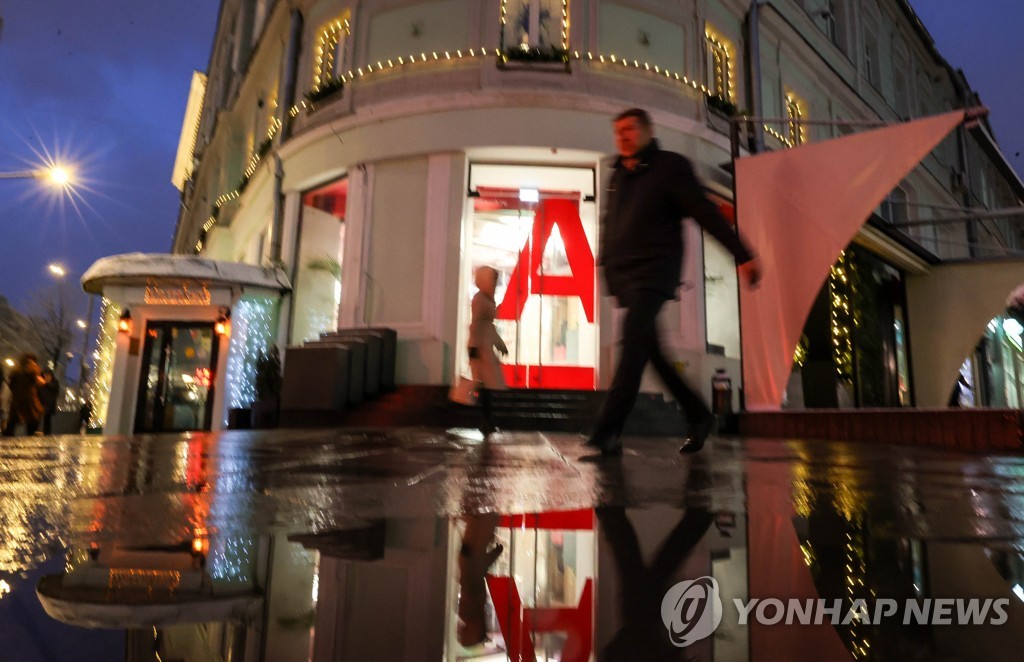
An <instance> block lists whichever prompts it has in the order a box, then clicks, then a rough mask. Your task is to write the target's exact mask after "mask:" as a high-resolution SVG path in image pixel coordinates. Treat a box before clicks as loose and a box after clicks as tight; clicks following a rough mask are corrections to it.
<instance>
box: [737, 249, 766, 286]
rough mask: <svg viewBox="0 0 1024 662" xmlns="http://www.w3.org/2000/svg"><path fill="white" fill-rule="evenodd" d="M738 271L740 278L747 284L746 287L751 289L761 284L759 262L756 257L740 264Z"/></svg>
mask: <svg viewBox="0 0 1024 662" xmlns="http://www.w3.org/2000/svg"><path fill="white" fill-rule="evenodd" d="M738 270H739V272H740V278H741V279H742V280H743V282H745V283H746V284H747V287H749V288H751V289H753V288H755V287H757V284H758V283H759V282H761V262H760V260H758V259H757V258H756V257H755V258H754V259H753V260H747V261H746V262H744V263H743V264H741V265H740V266H739V267H738Z"/></svg>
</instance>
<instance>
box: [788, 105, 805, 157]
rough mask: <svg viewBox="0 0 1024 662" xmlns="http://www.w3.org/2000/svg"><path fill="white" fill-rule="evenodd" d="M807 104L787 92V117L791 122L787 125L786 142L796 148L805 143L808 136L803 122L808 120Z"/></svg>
mask: <svg viewBox="0 0 1024 662" xmlns="http://www.w3.org/2000/svg"><path fill="white" fill-rule="evenodd" d="M805 108H806V104H804V102H803V101H801V100H800V98H799V97H797V96H796V95H795V94H793V93H792V92H786V117H787V118H788V119H789V122H788V123H787V124H786V140H787V142H788V143H789V144H790V145H791V146H793V147H795V146H796V145H799V144H801V143H803V142H804V139H805V137H806V135H807V132H806V129H805V128H804V125H803V123H802V122H801V120H804V119H806V117H805V115H806V111H805Z"/></svg>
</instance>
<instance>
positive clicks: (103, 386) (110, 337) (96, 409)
mask: <svg viewBox="0 0 1024 662" xmlns="http://www.w3.org/2000/svg"><path fill="white" fill-rule="evenodd" d="M120 320H121V307H120V306H118V305H116V304H114V303H113V302H111V301H110V299H107V298H106V297H104V298H103V301H102V303H101V304H100V330H99V334H97V336H96V351H95V354H94V355H93V356H94V357H95V360H94V361H93V371H92V377H91V379H90V380H89V402H90V403H92V414H91V416H90V418H89V427H91V428H101V427H103V425H104V424H105V423H106V421H107V408H108V407H109V406H110V384H111V381H112V380H113V367H114V353H115V352H116V350H117V325H118V323H119V322H120Z"/></svg>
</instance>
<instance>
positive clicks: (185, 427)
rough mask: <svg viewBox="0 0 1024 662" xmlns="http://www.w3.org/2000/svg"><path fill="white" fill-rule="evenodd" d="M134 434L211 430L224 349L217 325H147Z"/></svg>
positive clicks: (200, 323)
mask: <svg viewBox="0 0 1024 662" xmlns="http://www.w3.org/2000/svg"><path fill="white" fill-rule="evenodd" d="M145 338H146V342H145V345H144V347H143V351H142V373H141V376H140V378H139V398H138V404H137V405H136V410H135V432H137V433H139V432H189V431H200V430H209V429H210V424H211V421H212V420H213V382H214V370H215V368H216V366H217V350H218V345H219V344H220V343H218V342H217V335H216V333H215V332H214V325H213V323H212V322H150V323H148V324H147V325H146V336H145Z"/></svg>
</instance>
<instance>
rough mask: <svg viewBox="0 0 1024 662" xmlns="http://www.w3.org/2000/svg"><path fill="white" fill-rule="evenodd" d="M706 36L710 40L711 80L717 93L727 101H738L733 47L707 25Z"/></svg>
mask: <svg viewBox="0 0 1024 662" xmlns="http://www.w3.org/2000/svg"><path fill="white" fill-rule="evenodd" d="M704 38H705V39H707V41H708V54H709V55H710V59H711V67H712V77H713V80H712V81H711V82H712V84H713V87H714V91H715V94H718V95H719V96H720V97H722V98H723V99H725V100H726V101H732V102H735V101H736V88H735V87H734V86H733V81H734V80H735V69H734V67H735V64H734V62H733V57H732V47H731V45H730V44H729V43H728V42H727V41H726V40H725V39H723V38H721V37H719V36H718V34H717V33H715V31H714V30H713V29H712V28H711V26H707V27H706V28H705V30H704Z"/></svg>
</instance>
